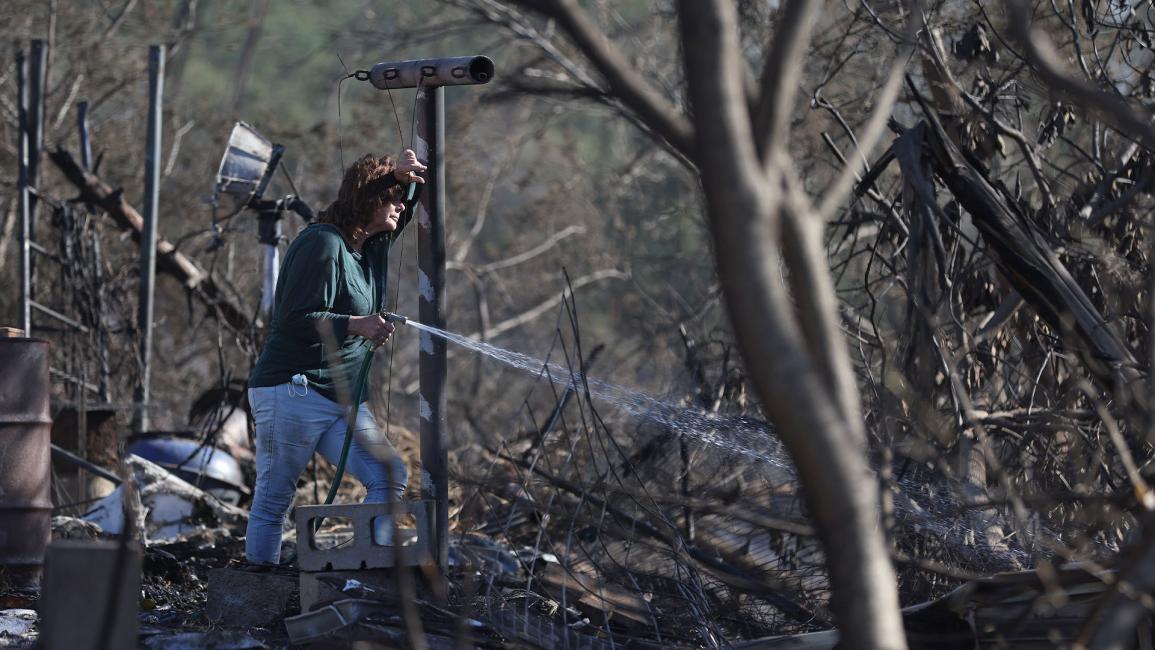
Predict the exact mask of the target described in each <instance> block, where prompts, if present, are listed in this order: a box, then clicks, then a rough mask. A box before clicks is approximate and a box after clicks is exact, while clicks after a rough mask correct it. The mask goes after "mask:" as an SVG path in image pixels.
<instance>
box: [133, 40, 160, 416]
mask: <svg viewBox="0 0 1155 650" xmlns="http://www.w3.org/2000/svg"><path fill="white" fill-rule="evenodd" d="M163 97H164V46H163V45H152V46H150V47H149V48H148V144H147V147H146V149H145V161H144V214H143V215H142V216H143V218H144V229H143V232H141V236H140V302H139V312H138V318H137V326H138V329H139V331H140V362H141V368H140V385H139V386H137V391H136V392H137V394H136V403H137V406H138V409H137V411H136V417H135V419H134V423H135V425H136V426H135V429H136V431H137V432H143V431H147V430H148V428H149V425H150V422H149V416H148V407H149V380H150V378H151V370H152V298H153V290H154V287H155V285H156V240H157V232H156V231H157V224H156V222H157V218H158V215H159V212H160V210H159V209H160V140H161V132H160V128H161V114H162V110H161V108H162V106H161V102H162V99H163Z"/></svg>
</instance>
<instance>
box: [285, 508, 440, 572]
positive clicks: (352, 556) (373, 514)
mask: <svg viewBox="0 0 1155 650" xmlns="http://www.w3.org/2000/svg"><path fill="white" fill-rule="evenodd" d="M397 507H399V508H400V510H401V512H403V513H408V514H410V515H412V516H413V519H414V521H415V522H416V530H415V531H410V530H406V529H400V530H398V531H396V532H395V533H394V539H396V540H403V541H402V543H401V545H400V546H396V545H389V546H386V545H382V544H377V543H375V542H374V541H373V520H374V519H375V518H378V517H388V516H389V510H388V508H389V506H388V505H386V504H381V503H358V504H348V505H336V506H334V505H328V506H325V505H321V506H298V507H297V515H296V521H297V565H298V566H299V567H300V568H301V571H344V570H359V569H388V568H391V567H395V566H419V565H421V564H426V563H428V562H430V561H432V557H433V555H432V549H433V529H432V527H431V525H430V522H431V521H432V519H433V518H432V516H431V513H432V512H433V502H432V501H402V502H400V504H397ZM329 517H342V518H347V519H349V520H350V521H351V522H352V525H353V538H352V539H351V540H350V541H349V542H348V543H346V544H343V545H341V546H339V547H335V548H328V549H319V548H317V543H316V539H315V538H314V535H313V522H314V521H315V520H317V519H320V518H329ZM414 532H415V533H416V537H414V536H413V533H414Z"/></svg>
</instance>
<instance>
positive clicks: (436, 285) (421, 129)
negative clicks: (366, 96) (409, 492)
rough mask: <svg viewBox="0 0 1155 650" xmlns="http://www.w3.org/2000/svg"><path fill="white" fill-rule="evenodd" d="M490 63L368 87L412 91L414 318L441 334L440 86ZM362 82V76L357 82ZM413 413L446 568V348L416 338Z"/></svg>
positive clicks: (399, 64) (468, 78)
mask: <svg viewBox="0 0 1155 650" xmlns="http://www.w3.org/2000/svg"><path fill="white" fill-rule="evenodd" d="M493 74H494V65H493V61H492V60H491V59H490V58H489V57H485V56H463V57H450V58H441V59H423V60H413V61H389V62H382V63H378V64H377V65H375V66H373V68H372V69H371V70H370V71H369V74H368V81H369V82H370V83H372V84H373V86H374V87H376V88H378V89H380V90H386V91H390V90H398V89H402V88H416V89H417V99H416V102H415V106H414V110H415V115H414V119H415V120H416V133H415V135H414V142H413V149H414V151H415V153H416V154H417V158H418V159H419V160H422V161H424V162H425V164H426V165H427V167H428V174H427V178H426V181H425V188H424V190H423V192H422V194H421V201H420V203H419V204H418V206H417V215H416V216H417V266H418V285H419V286H418V288H419V294H420V298H419V300H418V320H420V321H421V323H423V324H425V325H430V326H433V327H436V328H438V329H445V321H446V318H445V309H444V300H443V295H444V292H445V88H444V87H445V86H468V85H480V84H486V83H489V81H490V80H491V79H493ZM358 78H362V77H358ZM420 336H421V353H420V354H421V356H420V359H419V365H418V369H419V375H420V378H419V385H420V393H419V397H418V400H419V414H420V417H421V427H420V436H421V498H422V499H423V500H426V501H431V502H433V503H434V517H433V520H434V524H433V531H434V532H433V541H434V544H435V548H436V551H435V553H434V557H435V558H436V561H437V565H438V566H439V567H441V568H442V569H443V570H444V569H445V568H446V567H447V566H448V564H449V473H448V462H449V461H448V452H447V449H446V446H445V411H446V401H445V382H446V375H447V368H448V364H447V361H446V343H445V340H444V339H441V338H436V337H434V336H432V335H431V334H429V333H428V332H425V331H422V332H421V335H420Z"/></svg>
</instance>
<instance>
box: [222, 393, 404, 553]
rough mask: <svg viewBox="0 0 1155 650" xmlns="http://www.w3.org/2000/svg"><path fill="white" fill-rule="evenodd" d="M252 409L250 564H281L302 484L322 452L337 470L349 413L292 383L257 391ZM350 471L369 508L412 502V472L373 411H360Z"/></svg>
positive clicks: (247, 541) (252, 395)
mask: <svg viewBox="0 0 1155 650" xmlns="http://www.w3.org/2000/svg"><path fill="white" fill-rule="evenodd" d="M249 404H250V405H251V406H252V409H253V418H254V419H255V420H256V424H257V429H256V437H257V486H256V489H255V490H254V491H253V507H252V509H251V510H250V512H249V527H248V531H247V534H246V537H245V557H246V558H247V559H248V561H249V562H255V563H262V564H275V563H277V562H278V561H279V560H280V556H281V528H282V526H283V525H284V521H285V515H286V514H288V512H289V506H291V505H292V502H293V496H294V495H295V494H296V491H297V479H298V478H300V476H301V473H302V472H304V471H305V467H306V465H308V463H309V459H310V458H312V457H313V452H315V451H316V452H319V453H320V454H321V455H322V456H324V457H325V459H326V460H328V461H329V462H330V463H333V464H334V465H335V464H337V462H338V461H339V460H340V457H341V447H342V445H343V444H344V442H345V430H346V413H347V409H346V407H344V406H342V405H340V404H338V403H337V402H334V401H332V400H330V399H328V398H326V397H325V396H323V395H321V394H319V393H317V392H316V391H315V390H313V389H312V388H306V387H302V386H294V385H292V384H288V383H285V384H281V385H279V386H267V387H259V388H250V389H249ZM345 470H346V471H347V472H348V473H350V474H352V475H353V476H354V477H355V478H356V479H357V480H359V481H361V483H362V484H363V485H364V486H365V489H366V490H367V491H368V494H366V495H365V503H386V502H387V501H389V500H391V499H398V500H400V499H401V498H403V497H404V495H405V486H406V484H407V483H408V479H409V470H408V468H407V467H406V466H405V462H404V461H403V460H402V459H401V458H400V457H399V456H398V455H397V450H396V449H394V448H393V445H392V444H390V443H389V440H388V439H386V438H385V434H383V433H382V432H381V430H380V429H378V428H377V422H376V421H375V420H374V419H373V414H372V413H370V412H369V407H368V405H367V404H361V406H360V408H358V409H357V424H356V425H355V426H354V427H353V443H352V444H351V445H350V447H349V458H348V460H347V461H346V463H345Z"/></svg>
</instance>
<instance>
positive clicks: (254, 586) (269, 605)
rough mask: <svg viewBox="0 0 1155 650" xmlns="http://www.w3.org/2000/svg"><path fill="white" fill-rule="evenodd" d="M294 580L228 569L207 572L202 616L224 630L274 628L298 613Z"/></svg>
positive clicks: (296, 586) (297, 599)
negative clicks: (287, 617)
mask: <svg viewBox="0 0 1155 650" xmlns="http://www.w3.org/2000/svg"><path fill="white" fill-rule="evenodd" d="M299 602H300V601H299V596H298V585H297V578H296V576H294V575H291V574H289V573H283V572H280V571H277V572H270V573H254V572H251V571H242V570H240V569H234V568H231V567H225V568H223V569H213V570H212V571H209V589H208V603H207V605H206V607H205V617H206V618H208V619H209V620H210V621H212V622H213V623H216V624H220V625H224V626H226V627H246V628H247V627H273V626H277V625H280V622H281V621H282V620H284V618H285V617H286V616H293V615H294V614H297V612H298V609H299V607H298V604H299Z"/></svg>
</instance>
